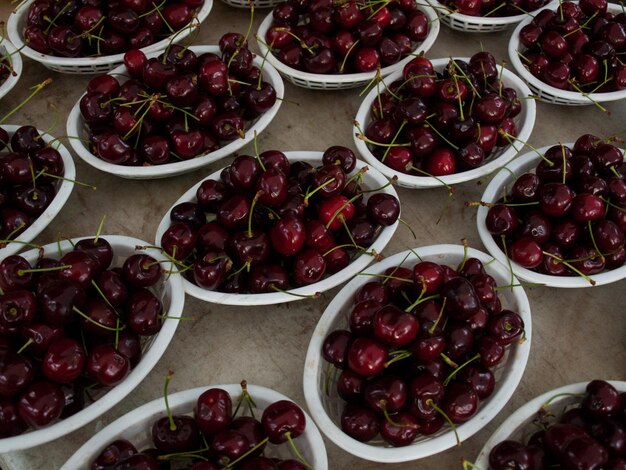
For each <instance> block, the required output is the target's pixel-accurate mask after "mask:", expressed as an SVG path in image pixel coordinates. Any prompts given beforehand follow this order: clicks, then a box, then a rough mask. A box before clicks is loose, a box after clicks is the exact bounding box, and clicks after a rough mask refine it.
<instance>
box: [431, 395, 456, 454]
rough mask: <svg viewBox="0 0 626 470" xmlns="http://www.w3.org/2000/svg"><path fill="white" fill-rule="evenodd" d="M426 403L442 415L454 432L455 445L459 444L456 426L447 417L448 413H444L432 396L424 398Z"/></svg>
mask: <svg viewBox="0 0 626 470" xmlns="http://www.w3.org/2000/svg"><path fill="white" fill-rule="evenodd" d="M426 404H427V405H428V406H430V407H431V408H432V409H433V410H435V411H436V412H437V413H439V414H440V415H441V416H442V417H443V419H445V420H446V421H447V422H448V424H449V425H450V427H451V428H452V431H453V432H454V437H456V445H457V446H460V445H461V439H459V433H458V432H457V431H456V426H455V425H454V423H453V422H452V420H451V419H450V418H449V417H448V415H447V414H445V413H444V411H443V410H442V409H441V408H439V407H438V406H437V405H436V404H435V402H434V401H433V399H432V398H429V399H428V400H426Z"/></svg>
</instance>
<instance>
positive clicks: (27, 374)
mask: <svg viewBox="0 0 626 470" xmlns="http://www.w3.org/2000/svg"><path fill="white" fill-rule="evenodd" d="M35 373H36V370H35V367H34V365H33V363H32V362H31V361H30V360H29V359H27V358H25V357H23V356H21V355H17V354H13V353H7V354H5V355H3V356H0V396H3V397H9V398H10V397H14V396H16V395H17V394H18V393H19V392H21V391H22V390H23V389H24V388H25V387H27V386H28V385H29V384H30V383H31V382H32V381H33V380H34V378H35Z"/></svg>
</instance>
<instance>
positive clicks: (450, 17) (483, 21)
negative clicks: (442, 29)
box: [426, 0, 559, 33]
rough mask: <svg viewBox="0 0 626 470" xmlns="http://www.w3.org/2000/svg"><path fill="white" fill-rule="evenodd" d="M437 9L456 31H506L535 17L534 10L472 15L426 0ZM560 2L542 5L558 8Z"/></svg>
mask: <svg viewBox="0 0 626 470" xmlns="http://www.w3.org/2000/svg"><path fill="white" fill-rule="evenodd" d="M426 1H427V2H428V3H429V4H430V5H431V6H432V7H433V8H434V9H435V10H436V11H437V13H439V20H440V21H441V22H442V23H443V24H445V25H446V26H447V27H449V28H451V29H454V30H456V31H463V32H466V33H496V32H498V31H504V30H506V29H509V28H512V27H513V26H515V25H516V24H517V23H519V22H520V21H523V20H525V19H526V18H528V17H529V16H530V17H531V18H532V17H534V15H535V13H536V12H534V11H531V12H528V13H522V14H520V15H513V16H493V17H486V16H471V15H463V14H461V13H454V12H453V11H452V10H451V9H450V8H449V7H447V6H446V5H444V4H442V3H439V2H438V1H437V0H426ZM558 4H559V2H558V1H554V0H553V1H552V2H550V3H549V4H548V5H545V6H543V7H541V9H544V8H546V7H548V8H556V6H557V5H558Z"/></svg>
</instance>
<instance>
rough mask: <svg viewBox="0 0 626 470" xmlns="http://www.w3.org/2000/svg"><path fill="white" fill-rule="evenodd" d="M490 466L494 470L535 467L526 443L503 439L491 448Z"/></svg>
mask: <svg viewBox="0 0 626 470" xmlns="http://www.w3.org/2000/svg"><path fill="white" fill-rule="evenodd" d="M489 467H490V468H493V469H494V470H506V469H508V468H519V469H531V468H534V466H533V459H532V455H531V452H530V450H529V449H528V448H527V447H526V446H525V445H523V444H521V443H519V442H517V441H513V440H505V441H502V442H500V443H498V444H497V445H496V446H494V447H493V449H491V452H490V453H489Z"/></svg>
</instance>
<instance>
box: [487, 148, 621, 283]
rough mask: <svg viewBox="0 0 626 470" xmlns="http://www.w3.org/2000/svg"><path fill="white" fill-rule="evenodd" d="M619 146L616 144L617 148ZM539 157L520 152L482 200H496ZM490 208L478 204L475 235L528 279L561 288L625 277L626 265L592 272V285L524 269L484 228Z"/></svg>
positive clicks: (576, 278) (582, 279)
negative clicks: (596, 272)
mask: <svg viewBox="0 0 626 470" xmlns="http://www.w3.org/2000/svg"><path fill="white" fill-rule="evenodd" d="M554 145H559V144H553V145H546V146H545V147H540V148H538V149H537V152H539V153H541V154H542V155H543V154H544V153H545V151H546V150H548V149H549V148H550V147H553V146H554ZM562 145H565V146H567V147H570V148H572V147H573V146H574V144H573V143H572V142H569V143H563V144H562ZM618 148H619V147H618ZM620 150H621V151H622V153H624V149H622V148H620ZM540 159H541V157H540V156H539V155H538V154H536V153H535V152H534V151H531V152H528V153H525V154H523V155H520V156H519V157H517V158H516V159H515V160H513V161H512V162H510V163H509V164H508V165H507V166H506V167H505V168H502V170H500V172H498V173H497V174H496V175H495V176H494V177H493V178H492V180H491V181H490V182H489V184H488V185H487V187H486V188H485V191H484V192H483V194H482V196H481V201H484V202H496V201H497V200H498V198H499V197H500V195H501V194H502V189H503V188H504V186H505V185H506V184H508V183H513V181H514V178H516V177H517V176H519V175H521V174H522V173H526V172H528V171H530V170H532V169H534V168H535V167H536V166H537V163H538V162H539V160H540ZM488 211H489V208H487V207H484V206H479V207H478V212H477V214H476V227H477V229H478V236H479V237H480V241H481V242H482V243H483V245H484V246H485V248H486V249H487V251H488V252H489V253H490V254H491V256H493V257H494V258H496V259H497V260H498V262H500V263H503V264H504V265H507V266H508V264H509V263H510V265H511V269H512V270H513V273H514V274H515V275H516V276H517V277H519V278H520V279H523V280H525V281H528V282H532V283H536V284H541V285H545V286H549V287H563V288H581V287H595V286H601V285H604V284H609V283H612V282H616V281H619V280H621V279H624V278H625V277H626V264H624V265H622V266H620V267H619V268H615V269H612V270H610V271H603V272H601V273H599V274H591V275H589V277H590V278H591V279H593V280H594V281H595V283H596V284H595V286H593V285H592V284H590V283H589V282H588V281H587V280H585V279H584V278H582V277H580V276H552V275H548V274H541V273H537V272H534V271H531V270H530V269H526V268H524V267H523V266H520V265H519V264H517V263H516V262H514V261H512V260H509V259H508V258H507V256H506V255H505V254H504V252H503V251H502V250H501V249H500V247H499V246H498V245H497V244H496V242H495V241H494V239H493V236H492V235H491V233H489V230H487V226H486V224H485V219H486V218H487V212H488Z"/></svg>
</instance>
